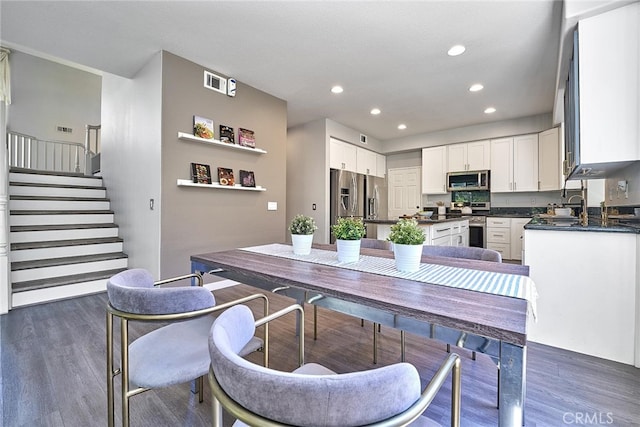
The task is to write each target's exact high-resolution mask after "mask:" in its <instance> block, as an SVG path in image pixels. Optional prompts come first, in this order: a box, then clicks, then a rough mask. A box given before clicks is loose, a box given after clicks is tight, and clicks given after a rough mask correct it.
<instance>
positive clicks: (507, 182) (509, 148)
mask: <svg viewBox="0 0 640 427" xmlns="http://www.w3.org/2000/svg"><path fill="white" fill-rule="evenodd" d="M491 191H493V192H496V193H505V192H515V191H517V192H522V191H538V134H531V135H520V136H516V137H513V138H511V137H510V138H500V139H492V140H491Z"/></svg>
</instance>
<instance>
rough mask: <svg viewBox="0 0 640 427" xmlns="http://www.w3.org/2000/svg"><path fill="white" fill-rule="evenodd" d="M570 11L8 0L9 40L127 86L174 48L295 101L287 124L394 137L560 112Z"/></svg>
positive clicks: (519, 6) (510, 4)
mask: <svg viewBox="0 0 640 427" xmlns="http://www.w3.org/2000/svg"><path fill="white" fill-rule="evenodd" d="M561 12H562V3H561V2H560V1H552V0H529V1H497V0H496V1H414V2H405V1H376V2H366V1H348V2H329V1H321V2H309V1H287V2H275V1H259V2H253V1H232V2H227V1H201V2H191V1H118V2H108V1H79V2H75V1H44V2H37V1H7V0H2V1H1V2H0V14H1V17H0V19H1V21H0V23H1V27H0V39H1V40H2V43H3V44H5V45H7V46H9V47H13V48H14V49H18V50H20V49H23V50H24V51H25V52H27V53H32V54H33V53H35V54H45V55H46V56H48V57H53V58H59V59H62V60H65V61H69V62H71V63H75V64H80V65H82V66H85V67H90V68H93V69H96V70H101V71H104V72H108V73H113V74H117V75H121V76H125V77H132V76H134V75H135V73H136V72H137V71H138V70H139V69H140V68H141V67H142V66H143V65H144V64H145V63H146V62H147V61H148V60H149V59H150V58H151V57H152V56H153V55H154V54H155V53H157V52H158V51H159V50H167V51H170V52H172V53H174V54H176V55H178V56H181V57H183V58H186V59H188V60H190V61H193V62H196V63H198V64H201V65H203V66H205V67H207V68H210V69H211V70H214V71H217V72H219V73H221V74H224V75H226V76H232V77H235V78H236V79H237V80H238V81H240V82H242V83H245V84H248V85H251V86H253V87H255V88H258V89H260V90H263V91H265V92H267V93H269V94H271V95H274V96H276V97H278V98H281V99H284V100H286V101H287V103H288V123H289V126H294V125H297V124H301V123H305V122H308V121H310V120H315V119H319V118H325V117H326V118H330V119H332V120H335V121H337V122H339V123H342V124H344V125H346V126H349V127H351V128H354V129H356V130H359V131H361V132H362V133H364V134H367V135H369V136H370V137H373V138H375V139H378V140H381V141H386V140H391V139H396V138H401V137H404V136H409V135H415V134H420V133H425V132H431V131H436V130H442V129H450V128H455V127H460V126H467V125H473V124H479V123H486V122H490V121H497V120H505V119H510V118H516V117H524V116H530V115H535V114H540V113H547V112H551V111H552V109H553V103H554V92H555V83H556V82H555V80H556V68H557V63H558V48H559V40H560V20H561ZM459 43H461V44H464V45H465V46H466V47H467V50H466V52H465V53H464V54H463V55H461V56H458V57H449V56H447V54H446V51H447V50H448V49H449V48H450V47H451V46H452V45H454V44H459ZM476 82H480V83H482V84H483V85H484V87H485V89H484V90H483V91H481V92H478V93H470V92H469V91H468V88H469V86H470V85H471V84H472V83H476ZM334 84H340V85H342V86H343V87H344V89H345V91H344V93H342V94H340V95H333V94H331V93H330V91H329V89H330V87H331V86H333V85H334ZM488 106H494V107H495V108H497V112H496V113H495V114H493V115H486V114H484V113H483V111H484V109H485V108H486V107H488ZM373 107H378V108H380V109H381V110H382V114H380V115H379V116H371V115H370V114H369V111H370V110H371V108H373ZM399 123H405V124H406V125H407V126H408V128H407V129H406V130H404V131H399V130H398V129H397V128H396V127H397V125H398V124H399Z"/></svg>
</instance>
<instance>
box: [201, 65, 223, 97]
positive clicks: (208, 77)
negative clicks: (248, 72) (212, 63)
mask: <svg viewBox="0 0 640 427" xmlns="http://www.w3.org/2000/svg"><path fill="white" fill-rule="evenodd" d="M204 87H206V88H207V89H211V90H215V91H216V92H220V93H224V94H225V95H226V94H227V79H225V78H223V77H220V76H218V75H216V74H213V73H212V72H210V71H207V70H204Z"/></svg>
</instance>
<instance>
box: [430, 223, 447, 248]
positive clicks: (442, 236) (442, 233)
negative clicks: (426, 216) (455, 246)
mask: <svg viewBox="0 0 640 427" xmlns="http://www.w3.org/2000/svg"><path fill="white" fill-rule="evenodd" d="M453 224H454V223H453V222H443V223H441V224H434V225H432V226H431V227H429V234H428V235H427V240H426V241H425V244H426V245H433V246H450V245H451V230H452V229H453Z"/></svg>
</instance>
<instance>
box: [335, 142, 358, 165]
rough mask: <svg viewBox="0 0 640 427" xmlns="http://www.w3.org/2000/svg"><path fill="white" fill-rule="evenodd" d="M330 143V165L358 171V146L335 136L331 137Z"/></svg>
mask: <svg viewBox="0 0 640 427" xmlns="http://www.w3.org/2000/svg"><path fill="white" fill-rule="evenodd" d="M329 144H330V145H329V167H330V168H332V169H343V170H348V171H352V172H356V170H357V169H356V167H357V166H356V165H357V159H358V155H357V148H358V147H356V146H355V145H352V144H348V143H346V142H342V141H339V140H337V139H334V138H330V140H329Z"/></svg>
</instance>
